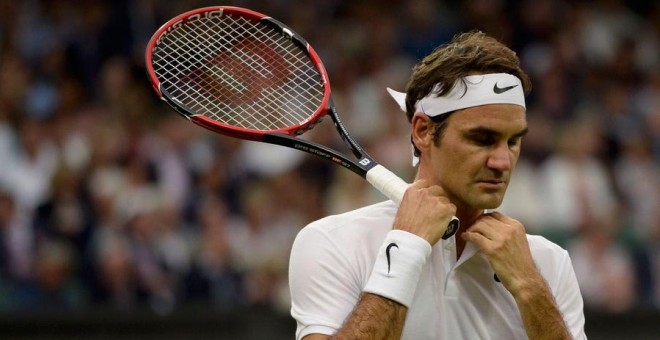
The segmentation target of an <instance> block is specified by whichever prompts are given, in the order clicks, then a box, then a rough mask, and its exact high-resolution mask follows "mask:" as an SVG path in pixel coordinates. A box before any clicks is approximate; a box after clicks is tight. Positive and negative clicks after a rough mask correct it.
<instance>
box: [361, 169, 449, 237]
mask: <svg viewBox="0 0 660 340" xmlns="http://www.w3.org/2000/svg"><path fill="white" fill-rule="evenodd" d="M365 177H366V179H367V182H369V183H371V185H373V187H374V188H376V189H378V191H380V192H381V193H383V195H385V196H387V198H389V199H391V200H392V201H394V203H396V204H397V205H399V204H401V200H403V194H405V193H406V189H408V186H410V184H408V183H406V181H404V180H402V179H401V177H399V176H397V175H395V174H394V173H393V172H392V171H389V170H387V169H386V168H385V167H384V166H382V165H380V164H378V165H376V166H375V167H373V168H371V169H370V170H369V171H367V174H366V176H365ZM459 225H460V224H459V220H458V218H457V217H456V216H453V217H452V218H451V221H449V225H448V226H447V230H445V233H444V235H442V239H443V240H446V239H448V238H450V237H452V236H453V235H454V234H455V233H456V231H458V227H459Z"/></svg>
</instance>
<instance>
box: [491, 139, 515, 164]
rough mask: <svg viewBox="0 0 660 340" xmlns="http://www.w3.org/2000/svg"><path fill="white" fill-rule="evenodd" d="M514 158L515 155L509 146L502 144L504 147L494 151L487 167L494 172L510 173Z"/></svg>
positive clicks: (498, 147)
mask: <svg viewBox="0 0 660 340" xmlns="http://www.w3.org/2000/svg"><path fill="white" fill-rule="evenodd" d="M512 157H513V154H512V153H511V150H509V146H508V144H507V143H502V145H498V146H497V148H495V149H493V150H492V152H491V154H490V155H489V157H488V161H487V162H486V166H487V167H488V168H489V169H492V170H498V171H509V170H511V164H512V161H511V159H512Z"/></svg>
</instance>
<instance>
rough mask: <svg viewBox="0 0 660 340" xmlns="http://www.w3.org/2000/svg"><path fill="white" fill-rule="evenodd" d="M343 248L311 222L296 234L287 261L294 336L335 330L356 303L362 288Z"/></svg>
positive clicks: (326, 332) (330, 332)
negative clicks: (288, 260) (294, 325)
mask: <svg viewBox="0 0 660 340" xmlns="http://www.w3.org/2000/svg"><path fill="white" fill-rule="evenodd" d="M345 249H347V248H346V247H341V246H340V245H338V244H336V243H335V242H333V241H332V240H331V239H330V238H329V237H327V234H326V233H325V231H324V230H322V229H320V228H316V227H315V226H314V225H313V224H312V225H309V226H307V227H305V228H303V229H302V230H301V231H300V233H299V234H298V235H297V236H296V239H295V241H294V243H293V247H292V250H291V258H290V263H289V288H290V290H291V315H292V316H293V318H294V319H295V320H296V323H297V328H296V339H301V338H302V337H304V336H306V335H308V334H314V333H318V334H326V335H332V334H334V333H336V331H337V330H338V329H339V328H341V326H342V324H343V323H344V320H345V319H346V317H347V316H348V315H349V314H350V313H351V312H352V310H353V309H354V307H355V305H356V304H357V302H358V300H359V298H360V293H361V290H362V287H361V284H360V283H359V279H358V275H356V273H355V268H352V267H351V265H350V263H351V261H349V257H350V255H348V254H347V253H346V250H345ZM353 263H354V261H353Z"/></svg>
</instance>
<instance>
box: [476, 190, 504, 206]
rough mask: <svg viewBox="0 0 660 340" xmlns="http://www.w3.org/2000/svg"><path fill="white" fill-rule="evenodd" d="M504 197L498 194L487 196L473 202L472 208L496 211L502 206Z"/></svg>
mask: <svg viewBox="0 0 660 340" xmlns="http://www.w3.org/2000/svg"><path fill="white" fill-rule="evenodd" d="M503 199H504V195H500V194H487V195H484V196H482V197H479V198H478V199H476V200H475V202H473V203H474V204H472V206H473V207H474V208H477V209H496V208H497V207H499V206H500V205H501V204H502V200H503Z"/></svg>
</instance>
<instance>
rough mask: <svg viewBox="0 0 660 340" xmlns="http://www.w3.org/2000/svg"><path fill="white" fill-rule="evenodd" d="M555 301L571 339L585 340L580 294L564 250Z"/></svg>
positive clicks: (582, 306) (569, 260)
mask: <svg viewBox="0 0 660 340" xmlns="http://www.w3.org/2000/svg"><path fill="white" fill-rule="evenodd" d="M555 300H556V303H557V306H558V308H559V310H560V311H561V313H562V315H563V316H564V322H565V323H566V326H567V327H568V330H569V332H570V333H571V335H572V337H573V339H575V340H581V339H586V338H587V336H586V334H585V332H584V322H585V320H584V303H583V301H582V294H581V293H580V287H579V286H578V281H577V278H576V276H575V271H574V270H573V264H572V263H571V259H570V257H569V255H568V252H567V251H565V250H564V251H563V258H562V266H561V268H560V271H559V281H558V286H557V288H556V290H555Z"/></svg>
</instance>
